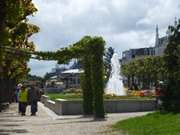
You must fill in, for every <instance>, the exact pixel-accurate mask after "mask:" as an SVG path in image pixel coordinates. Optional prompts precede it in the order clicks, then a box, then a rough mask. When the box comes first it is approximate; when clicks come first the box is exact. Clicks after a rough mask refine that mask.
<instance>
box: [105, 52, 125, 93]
mask: <svg viewBox="0 0 180 135" xmlns="http://www.w3.org/2000/svg"><path fill="white" fill-rule="evenodd" d="M111 67H112V70H111V74H110V78H109V80H108V83H107V87H106V91H105V93H106V94H111V95H117V96H124V95H126V92H125V89H124V87H123V82H122V77H121V76H120V63H119V58H118V54H117V53H114V54H113V57H112V58H111Z"/></svg>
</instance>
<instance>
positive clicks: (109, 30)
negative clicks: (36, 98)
mask: <svg viewBox="0 0 180 135" xmlns="http://www.w3.org/2000/svg"><path fill="white" fill-rule="evenodd" d="M33 1H34V3H35V5H36V7H37V8H38V12H37V13H36V14H35V15H34V16H33V17H32V18H30V21H31V22H32V23H34V24H36V25H38V26H39V27H40V29H41V30H40V32H39V33H38V34H35V35H33V37H32V39H31V40H33V41H34V42H35V43H36V45H37V50H43V51H49V50H51V51H53V50H57V49H59V48H61V47H64V46H68V45H69V44H72V43H74V42H76V41H78V40H80V39H81V38H82V37H83V36H84V35H97V36H103V38H104V39H105V41H106V45H107V47H109V46H112V47H113V48H115V50H116V52H117V53H118V54H119V56H120V57H121V53H122V51H124V50H127V49H130V48H139V47H149V46H154V42H155V41H154V39H155V26H156V24H158V26H159V31H160V36H164V35H165V33H166V30H167V27H168V25H169V24H173V23H174V18H175V17H177V18H179V17H180V1H179V0H33ZM55 63H56V62H55V61H54V62H53V61H51V62H48V61H36V60H31V61H30V63H29V66H30V67H31V74H35V75H40V76H43V75H44V74H45V73H46V72H50V71H51V69H52V68H53V67H55Z"/></svg>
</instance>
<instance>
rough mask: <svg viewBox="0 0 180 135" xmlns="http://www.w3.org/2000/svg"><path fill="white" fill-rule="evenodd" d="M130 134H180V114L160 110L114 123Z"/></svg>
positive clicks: (117, 127) (115, 126)
mask: <svg viewBox="0 0 180 135" xmlns="http://www.w3.org/2000/svg"><path fill="white" fill-rule="evenodd" d="M113 128H115V129H120V130H122V131H124V132H125V133H128V135H180V114H160V113H159V112H156V113H152V114H148V115H146V116H142V117H136V118H131V119H127V120H124V121H120V122H118V123H116V124H115V125H113Z"/></svg>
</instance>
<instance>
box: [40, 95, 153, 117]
mask: <svg viewBox="0 0 180 135" xmlns="http://www.w3.org/2000/svg"><path fill="white" fill-rule="evenodd" d="M42 102H43V103H44V105H45V106H46V107H48V108H50V109H51V110H52V111H54V112H55V113H56V114H59V115H79V114H83V108H82V100H64V99H57V100H55V101H54V102H52V101H50V100H49V99H48V97H47V96H42ZM155 106H156V102H155V99H109V100H105V101H104V107H105V112H106V113H124V112H142V111H153V110H155Z"/></svg>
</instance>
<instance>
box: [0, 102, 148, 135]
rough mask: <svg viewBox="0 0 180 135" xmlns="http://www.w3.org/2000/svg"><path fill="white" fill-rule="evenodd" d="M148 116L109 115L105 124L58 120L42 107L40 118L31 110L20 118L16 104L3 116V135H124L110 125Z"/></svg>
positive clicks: (76, 118)
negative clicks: (32, 114) (31, 114)
mask: <svg viewBox="0 0 180 135" xmlns="http://www.w3.org/2000/svg"><path fill="white" fill-rule="evenodd" d="M147 113H149V112H136V113H114V114H107V118H106V120H103V121H94V119H93V117H83V116H82V115H73V116H69V115H68V116H58V115H56V114H55V113H54V112H52V111H51V110H49V109H48V108H46V107H44V105H43V104H42V103H39V104H38V113H37V116H30V106H28V107H27V112H26V116H21V115H19V114H18V111H17V104H16V103H13V104H11V105H10V107H9V109H7V110H5V111H3V112H0V135H122V133H120V131H112V128H111V125H112V124H114V123H116V122H117V121H120V120H124V119H127V118H130V117H136V116H142V115H145V114H147Z"/></svg>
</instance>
